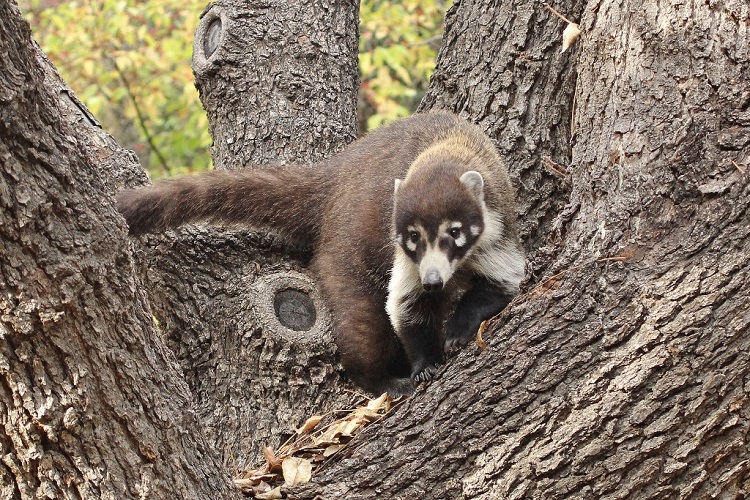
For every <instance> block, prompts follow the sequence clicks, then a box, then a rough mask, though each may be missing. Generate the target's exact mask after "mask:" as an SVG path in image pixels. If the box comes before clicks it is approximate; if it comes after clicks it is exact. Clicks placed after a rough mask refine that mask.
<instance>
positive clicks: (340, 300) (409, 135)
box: [117, 112, 525, 395]
mask: <svg viewBox="0 0 750 500" xmlns="http://www.w3.org/2000/svg"><path fill="white" fill-rule="evenodd" d="M394 180H395V187H394ZM514 198H515V195H514V191H513V188H512V186H511V184H510V181H509V179H508V173H507V171H506V169H505V167H504V165H503V162H502V161H501V159H500V157H499V156H498V154H497V152H496V150H495V147H494V146H493V144H492V142H491V141H490V139H489V138H488V137H487V136H486V135H485V134H483V133H482V132H481V131H480V130H479V128H477V127H476V126H474V125H471V124H469V123H467V122H465V121H463V120H461V119H460V118H458V117H456V116H454V115H451V114H448V113H444V112H432V113H427V114H420V115H415V116H413V117H411V118H406V119H402V120H399V121H396V122H394V123H392V124H390V125H388V126H385V127H382V128H380V129H378V130H377V131H375V132H373V133H371V134H369V135H367V136H366V137H364V138H362V139H360V140H358V141H356V142H355V143H353V144H351V145H350V146H348V147H347V148H346V149H344V150H343V151H342V152H340V153H338V154H336V155H335V156H333V157H332V158H330V159H329V160H325V161H323V162H321V163H319V164H316V165H310V166H296V165H295V166H291V165H289V166H283V167H266V168H263V167H259V168H256V169H254V170H245V171H236V172H227V171H213V172H208V173H205V174H201V175H196V176H188V177H182V178H178V179H173V180H166V181H161V182H157V183H156V184H155V185H154V186H151V187H144V188H139V189H133V190H125V191H123V192H121V193H120V194H119V195H118V197H117V207H118V209H119V210H120V212H121V213H122V214H123V215H124V216H125V219H126V220H127V222H128V225H129V227H130V233H131V234H142V233H147V232H155V231H162V230H165V229H168V228H173V227H177V226H179V225H181V224H185V223H188V222H196V221H209V222H216V223H225V224H244V225H247V226H252V227H254V228H258V229H268V230H271V231H276V232H278V233H280V234H281V235H283V236H284V237H286V238H287V239H288V240H290V241H292V242H295V243H299V244H306V245H312V248H313V260H312V264H311V266H312V269H313V271H314V272H315V274H316V275H317V277H318V278H319V280H320V284H321V285H322V289H323V294H324V297H325V299H326V302H327V304H328V306H329V307H330V309H331V311H332V315H333V320H334V334H335V339H336V343H337V346H338V348H339V351H340V354H341V360H342V362H343V365H344V368H345V370H346V372H347V374H348V375H349V377H350V378H351V379H353V380H354V382H355V383H357V384H358V385H360V386H361V387H362V388H364V389H366V390H368V391H372V392H374V393H381V392H385V391H387V392H389V393H391V394H393V395H398V394H405V393H410V392H412V391H413V390H414V386H415V384H418V383H420V382H421V381H423V380H427V379H430V378H431V377H432V375H433V374H434V372H435V369H436V367H437V366H438V365H439V364H440V363H442V362H443V359H444V354H443V353H444V348H445V349H448V348H451V347H454V346H457V345H461V344H465V343H466V342H468V341H469V339H471V338H472V337H473V336H474V335H475V334H476V331H477V329H478V327H479V325H480V323H481V322H482V321H483V320H485V319H487V318H489V317H492V316H493V315H495V314H497V313H498V312H499V311H501V310H502V309H503V308H504V307H505V306H506V305H507V304H508V302H509V301H510V300H511V299H512V298H513V296H515V295H516V294H517V293H518V290H519V283H520V281H521V279H522V277H523V275H524V267H525V257H524V254H523V251H522V249H521V246H520V244H519V240H518V236H517V234H516V221H515V213H514V209H515V199H514ZM462 290H466V292H465V293H464V294H463V296H462V297H461V298H460V300H459V301H458V302H457V305H456V308H455V311H454V313H453V314H452V315H451V316H450V317H449V318H448V321H447V322H445V321H444V315H445V314H446V312H448V311H446V306H448V305H449V304H451V303H456V302H455V297H456V294H457V293H458V292H460V291H462ZM443 326H445V331H444V332H443V331H442V330H443Z"/></svg>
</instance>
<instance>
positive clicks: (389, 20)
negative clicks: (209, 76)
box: [20, 0, 451, 178]
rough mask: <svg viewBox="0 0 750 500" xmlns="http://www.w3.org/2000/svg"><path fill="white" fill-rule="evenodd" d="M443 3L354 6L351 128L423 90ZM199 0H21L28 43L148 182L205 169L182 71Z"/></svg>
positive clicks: (187, 77) (188, 76)
mask: <svg viewBox="0 0 750 500" xmlns="http://www.w3.org/2000/svg"><path fill="white" fill-rule="evenodd" d="M450 1H451V0H400V1H399V0H392V1H382V0H362V2H361V14H360V15H361V24H360V32H361V36H360V73H361V79H362V87H361V92H360V99H359V104H360V106H359V108H360V110H359V111H360V113H359V115H360V116H359V124H360V131H361V132H364V131H366V130H367V129H368V128H372V127H376V126H378V125H380V124H382V123H384V122H387V121H389V120H393V119H395V118H397V117H400V116H408V115H409V114H411V113H412V111H413V110H414V108H415V107H416V105H417V104H418V102H419V99H420V98H421V96H422V94H423V93H424V92H425V90H426V89H427V85H428V82H429V78H430V76H431V75H432V72H433V69H434V64H435V56H436V50H437V47H438V46H439V44H440V37H441V35H442V30H443V24H442V23H443V14H444V12H445V9H446V8H447V7H448V6H449V3H450ZM206 2H207V0H181V1H177V0H146V1H140V2H127V1H124V0H79V1H72V2H66V1H59V0H26V1H22V2H21V3H20V4H21V8H22V10H23V11H24V13H25V15H26V18H27V19H28V21H29V23H30V24H31V27H32V30H33V31H34V38H35V39H36V40H37V42H39V44H40V45H41V47H42V50H44V52H45V53H46V54H47V55H48V56H49V57H50V58H51V59H52V61H53V62H54V63H55V65H56V66H57V68H58V70H59V71H60V73H61V74H62V76H63V78H64V79H65V80H66V81H67V82H68V84H69V85H70V86H71V87H72V88H73V90H74V91H75V92H76V94H77V95H78V97H79V98H80V99H81V100H82V101H83V102H84V103H85V104H86V105H87V106H88V107H89V108H90V109H91V111H92V112H93V113H94V115H95V116H96V117H97V118H98V119H99V120H100V121H101V122H102V125H103V127H104V128H105V130H107V131H108V132H110V133H111V134H112V135H114V136H115V137H116V138H117V140H118V142H119V143H120V144H122V145H123V146H125V147H128V148H130V149H133V150H134V151H135V152H136V153H137V154H138V156H139V158H140V160H141V163H142V165H143V166H144V167H145V168H146V169H147V170H148V171H149V174H150V175H151V177H152V178H158V177H163V176H168V175H179V174H183V173H186V172H190V171H197V170H205V169H208V168H210V164H211V157H210V154H209V151H208V148H209V146H210V144H211V137H210V136H209V134H208V122H207V119H206V115H205V112H204V111H203V108H202V107H201V104H200V100H199V99H198V92H197V90H196V89H195V87H194V86H193V76H192V73H191V69H190V59H191V56H192V40H193V33H194V32H195V29H196V27H197V25H198V22H199V18H198V16H199V14H200V13H201V12H202V10H203V8H204V7H205V5H206Z"/></svg>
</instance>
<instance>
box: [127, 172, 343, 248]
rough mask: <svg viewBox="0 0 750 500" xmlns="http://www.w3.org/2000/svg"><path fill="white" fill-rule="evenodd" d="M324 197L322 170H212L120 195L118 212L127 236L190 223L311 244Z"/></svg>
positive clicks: (325, 190) (318, 222)
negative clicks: (260, 231)
mask: <svg viewBox="0 0 750 500" xmlns="http://www.w3.org/2000/svg"><path fill="white" fill-rule="evenodd" d="M327 196H328V181H327V176H326V175H325V169H324V168H321V167H320V166H318V167H316V166H296V165H294V166H284V167H268V168H257V169H254V170H243V171H233V172H227V171H213V172H207V173H204V174H199V175H192V176H185V177H181V178H177V179H169V180H164V181H159V182H157V183H156V184H154V185H153V186H148V187H142V188H137V189H128V190H124V191H121V192H120V193H118V195H117V209H118V210H119V211H120V213H121V214H122V215H123V216H124V217H125V220H126V221H127V223H128V227H129V228H130V234H143V233H153V232H160V231H164V230H167V229H170V228H176V227H178V226H181V225H183V224H188V223H192V222H211V223H220V224H221V223H223V224H231V225H244V226H249V227H253V228H255V229H267V230H271V231H273V232H278V233H280V234H281V235H282V236H284V237H285V238H287V239H288V240H290V241H291V242H294V243H300V244H305V245H309V244H312V243H313V242H314V241H315V240H316V239H317V237H318V235H319V233H320V219H321V216H322V210H323V206H324V203H325V200H326V199H327Z"/></svg>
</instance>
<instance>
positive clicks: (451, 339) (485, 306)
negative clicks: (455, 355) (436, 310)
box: [445, 276, 518, 350]
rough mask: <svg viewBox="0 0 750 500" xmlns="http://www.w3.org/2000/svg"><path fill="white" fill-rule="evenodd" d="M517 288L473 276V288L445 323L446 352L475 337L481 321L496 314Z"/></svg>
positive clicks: (510, 298)
mask: <svg viewBox="0 0 750 500" xmlns="http://www.w3.org/2000/svg"><path fill="white" fill-rule="evenodd" d="M517 289H518V288H517V287H514V286H512V285H510V284H507V283H495V282H492V281H490V280H489V279H487V278H486V277H484V276H477V277H475V278H474V286H473V287H472V288H470V289H469V290H468V291H467V292H466V293H465V294H464V295H463V297H461V300H460V301H459V302H458V305H457V306H456V310H455V312H454V313H453V316H452V317H451V318H450V319H449V320H448V323H447V324H446V327H445V348H446V350H448V349H452V348H454V347H458V346H461V345H465V344H467V343H468V342H469V341H470V340H471V339H472V338H473V337H474V336H475V335H476V333H477V330H479V326H480V325H481V324H482V321H484V320H486V319H489V318H491V317H493V316H495V315H496V314H498V313H499V312H500V311H502V310H503V309H504V308H505V306H507V305H508V304H509V303H510V301H511V300H513V297H514V296H515V295H516V291H517Z"/></svg>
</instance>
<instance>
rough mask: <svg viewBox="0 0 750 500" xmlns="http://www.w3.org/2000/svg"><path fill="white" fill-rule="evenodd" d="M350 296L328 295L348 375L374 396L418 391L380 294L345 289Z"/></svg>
mask: <svg viewBox="0 0 750 500" xmlns="http://www.w3.org/2000/svg"><path fill="white" fill-rule="evenodd" d="M338 285H339V286H337V288H336V291H339V290H345V291H346V292H347V293H346V295H343V294H340V293H336V291H334V293H333V294H331V295H329V296H328V300H329V303H330V306H331V308H332V309H333V310H334V311H336V317H335V325H334V335H335V337H336V346H337V347H338V350H339V354H340V356H341V362H342V364H343V365H344V369H345V370H346V374H347V376H348V377H349V378H350V379H352V380H353V381H354V382H355V383H356V384H357V385H358V386H360V387H361V388H363V389H365V390H366V391H369V392H372V393H374V394H382V393H384V392H387V393H388V394H390V395H391V396H394V397H397V396H401V395H404V394H411V393H412V392H414V385H413V383H412V381H411V378H410V377H409V375H410V372H409V362H408V360H407V358H406V354H405V353H404V349H403V347H402V346H401V344H400V343H399V342H398V339H397V338H396V335H395V333H394V332H393V328H392V327H391V324H390V322H389V321H388V318H387V316H386V315H385V311H384V310H383V302H384V301H383V299H382V298H381V299H380V300H378V298H377V295H378V294H377V293H374V294H364V293H359V291H357V292H353V290H357V287H356V286H353V287H349V286H341V285H342V284H341V283H339V284H338Z"/></svg>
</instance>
